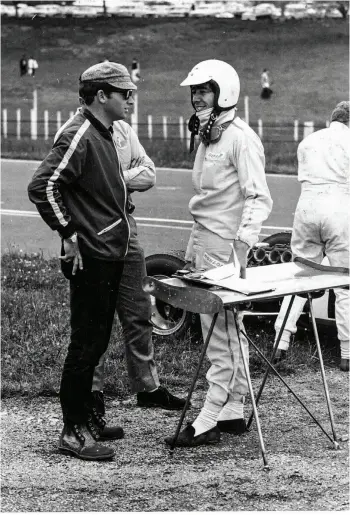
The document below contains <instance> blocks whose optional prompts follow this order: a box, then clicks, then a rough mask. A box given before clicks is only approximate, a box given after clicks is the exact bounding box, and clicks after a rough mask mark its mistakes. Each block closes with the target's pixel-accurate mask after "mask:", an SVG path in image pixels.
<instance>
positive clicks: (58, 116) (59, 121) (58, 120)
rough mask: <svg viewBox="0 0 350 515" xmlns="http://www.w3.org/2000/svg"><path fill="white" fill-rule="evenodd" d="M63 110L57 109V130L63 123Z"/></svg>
mask: <svg viewBox="0 0 350 515" xmlns="http://www.w3.org/2000/svg"><path fill="white" fill-rule="evenodd" d="M61 120H62V118H61V111H57V130H58V131H59V130H60V128H61V125H62V121H61Z"/></svg>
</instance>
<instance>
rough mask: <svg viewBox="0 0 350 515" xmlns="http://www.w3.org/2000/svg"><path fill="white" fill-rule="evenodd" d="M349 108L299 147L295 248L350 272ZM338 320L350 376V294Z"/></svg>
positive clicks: (284, 339) (288, 329) (296, 312)
mask: <svg viewBox="0 0 350 515" xmlns="http://www.w3.org/2000/svg"><path fill="white" fill-rule="evenodd" d="M349 136H350V132H349V102H348V101H343V102H340V103H339V104H337V106H336V107H335V109H334V111H333V112H332V114H331V123H330V126H329V127H328V128H326V129H322V130H319V131H317V132H314V133H312V134H310V135H309V136H307V137H306V138H305V139H303V141H302V142H301V143H300V144H299V147H298V180H299V182H300V183H301V195H300V198H299V201H298V205H297V208H296V211H295V216H294V222H293V231H292V241H291V248H292V252H293V255H294V256H299V257H303V258H306V259H309V260H311V261H314V262H315V263H321V261H322V260H323V258H324V256H326V257H327V258H328V261H329V264H330V265H331V266H338V267H339V266H340V267H346V268H348V267H349V222H350V219H349V205H350V202H349V201H350V198H349V195H350V191H349V176H350V160H349ZM334 293H335V298H336V300H335V318H336V323H337V330H338V339H339V341H340V353H341V359H340V370H342V371H344V372H347V371H349V358H350V350H349V290H348V289H343V288H335V289H334ZM289 300H290V297H285V298H284V299H283V302H282V306H281V310H280V313H279V315H278V317H277V319H276V322H275V331H276V337H277V334H278V333H279V330H280V328H281V325H282V322H283V319H284V315H285V313H286V310H287V307H288V304H289ZM305 302H306V299H305V298H302V297H298V296H296V297H295V300H294V304H293V306H292V309H291V312H290V314H289V317H288V320H287V323H286V325H285V328H284V331H283V333H282V336H281V341H280V343H279V346H278V350H277V353H276V358H277V360H281V359H283V358H285V357H286V353H287V351H288V348H289V344H290V339H291V335H293V334H295V333H296V331H297V326H296V323H297V321H298V319H299V317H300V315H301V313H302V310H303V307H304V305H305Z"/></svg>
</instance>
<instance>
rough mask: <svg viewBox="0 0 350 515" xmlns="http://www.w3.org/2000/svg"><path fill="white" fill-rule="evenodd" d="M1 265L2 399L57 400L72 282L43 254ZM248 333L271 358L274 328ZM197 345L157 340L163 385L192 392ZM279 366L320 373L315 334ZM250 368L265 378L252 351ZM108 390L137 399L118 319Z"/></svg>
mask: <svg viewBox="0 0 350 515" xmlns="http://www.w3.org/2000/svg"><path fill="white" fill-rule="evenodd" d="M1 265H2V266H1V278H2V295H1V307H2V320H1V329H2V331H1V340H2V345H1V376H2V377H1V393H2V395H3V396H11V395H14V394H21V395H34V396H35V395H38V394H39V395H57V393H58V390H59V384H60V376H61V373H62V367H63V363H64V359H65V356H66V353H67V348H68V343H69V338H70V324H69V316H70V315H69V286H68V281H66V279H64V277H63V275H62V273H61V272H60V270H59V263H58V261H57V259H51V260H45V259H43V258H42V256H40V255H34V254H33V255H26V254H24V253H23V252H18V251H16V252H8V253H5V254H3V256H2V262H1ZM247 331H248V334H249V335H250V337H251V338H253V339H254V340H255V341H257V342H258V343H259V348H260V349H261V350H262V352H265V353H267V354H271V349H272V342H273V324H272V322H271V323H268V322H266V323H262V322H259V323H255V324H254V323H252V322H249V323H248V322H247ZM321 341H322V346H323V352H324V359H325V362H326V365H327V367H331V368H334V367H336V363H337V360H338V357H337V356H339V345H338V343H337V340H336V338H335V337H332V335H331V333H329V332H328V333H327V337H326V338H321ZM198 342H199V336H198V334H195V333H192V335H191V334H189V333H188V334H187V335H186V337H184V338H183V339H181V340H174V338H170V337H168V338H161V337H155V339H154V346H155V359H156V363H157V368H158V373H159V376H160V379H161V382H162V383H163V384H166V385H169V386H170V387H172V388H176V387H179V386H181V388H184V389H187V388H189V386H190V382H191V377H192V374H193V372H194V370H195V368H196V366H197V363H198V359H199V355H200V351H201V347H202V346H201V345H199V343H198ZM208 366H209V362H208V361H207V360H206V362H205V363H204V365H203V367H202V371H201V374H200V378H199V381H198V384H197V388H198V389H199V390H203V389H205V388H206V380H205V373H206V370H207V369H208ZM280 367H282V368H281V370H283V372H284V373H287V374H299V373H305V370H306V369H308V370H310V371H311V370H313V369H318V367H319V365H318V359H317V355H316V350H315V343H314V340H313V336H311V333H308V332H298V333H297V338H296V341H295V342H294V344H293V345H292V346H291V348H290V351H289V353H288V359H287V360H286V361H285V362H282V363H281V365H280ZM250 369H251V372H252V374H253V376H256V375H260V374H261V372H262V367H261V360H260V358H259V357H258V356H256V354H255V353H254V352H253V351H252V352H251V358H250ZM105 391H106V392H108V393H109V394H111V395H117V396H118V397H120V398H125V397H126V396H128V395H130V389H129V381H128V374H127V370H126V364H125V357H124V344H123V339H122V335H121V331H120V327H119V323H118V320H117V319H116V320H115V326H114V329H113V332H112V337H111V341H110V346H109V350H108V359H107V363H106V382H105Z"/></svg>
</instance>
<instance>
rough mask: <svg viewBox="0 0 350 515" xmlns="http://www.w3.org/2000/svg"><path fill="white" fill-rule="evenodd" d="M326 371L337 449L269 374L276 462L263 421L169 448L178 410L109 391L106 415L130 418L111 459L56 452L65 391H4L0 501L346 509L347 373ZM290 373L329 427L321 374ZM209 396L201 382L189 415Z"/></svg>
mask: <svg viewBox="0 0 350 515" xmlns="http://www.w3.org/2000/svg"><path fill="white" fill-rule="evenodd" d="M327 378H328V385H329V390H330V396H331V399H332V406H333V411H334V418H335V424H336V431H337V434H338V437H340V439H341V440H342V441H341V442H340V449H338V450H335V449H334V448H333V445H332V443H331V441H330V440H329V439H328V438H327V437H326V436H325V435H324V434H323V433H322V431H321V430H320V429H319V428H318V427H317V426H316V425H315V424H314V423H313V422H312V420H311V418H310V417H309V415H307V413H306V412H305V411H304V410H303V409H302V408H301V407H300V405H299V404H298V403H297V402H296V401H295V399H294V397H293V396H292V395H291V394H290V393H288V391H287V390H286V389H285V388H284V387H283V385H282V383H281V382H280V381H279V380H278V379H277V378H275V377H270V378H269V380H268V383H267V385H266V387H265V390H264V393H263V396H262V399H261V403H260V405H259V413H260V419H261V426H262V431H263V435H264V441H265V447H266V451H267V457H268V461H269V465H270V470H269V471H265V470H264V469H263V462H262V459H261V455H260V453H259V445H258V435H257V431H256V425H255V424H253V426H252V430H251V431H250V432H249V433H246V434H245V435H243V436H240V437H239V436H230V435H227V434H223V435H222V438H221V442H220V444H219V445H216V446H210V447H200V448H197V449H176V450H175V453H174V455H173V456H172V457H171V456H169V451H168V448H167V447H166V446H165V444H164V442H163V439H164V437H165V436H167V435H169V434H173V432H174V430H175V427H176V423H177V420H178V418H179V413H178V412H170V411H164V410H160V409H148V410H145V409H142V408H137V406H136V402H135V397H132V398H130V399H128V400H126V401H122V402H120V401H118V400H116V399H115V398H114V399H112V398H109V399H107V401H108V403H107V407H108V420H109V422H114V423H120V424H122V425H123V427H124V429H125V438H124V439H123V440H120V441H117V442H113V444H112V445H113V446H115V448H116V449H117V454H116V457H115V459H114V460H113V461H110V462H102V463H96V462H95V463H94V462H84V461H81V460H78V459H75V458H69V457H66V456H62V455H60V454H59V453H58V452H57V442H58V437H59V432H60V429H61V420H60V416H61V413H60V407H59V402H58V399H56V398H34V399H30V398H24V397H19V398H8V399H4V400H3V401H2V406H1V419H2V424H1V433H2V444H1V447H2V510H1V511H2V512H32V511H46V512H56V511H58V512H64V511H69V512H77V511H88V512H92V511H98V512H107V511H114V512H119V511H141V512H142V511H144V512H146V511H287V510H288V511H289V510H293V511H299V510H303V511H324V510H329V511H348V510H349V483H348V470H349V468H348V466H349V463H348V462H349V447H348V414H349V399H348V386H349V385H348V376H347V375H346V374H344V373H342V372H340V371H339V370H337V369H329V370H327ZM286 380H287V382H288V383H289V384H290V385H291V386H292V388H295V390H296V392H298V393H299V395H300V396H301V397H302V398H303V400H304V402H305V403H306V405H307V406H310V407H311V408H312V410H313V413H314V414H315V416H316V417H317V418H318V419H319V420H320V421H321V422H322V423H323V425H324V427H325V429H326V430H327V431H330V423H329V419H328V415H327V408H326V404H325V398H324V391H323V387H322V383H321V378H320V374H319V373H315V372H310V371H308V370H306V369H305V374H301V373H298V375H294V376H289V377H288V378H286ZM258 384H259V381H258V380H256V379H253V386H254V388H255V389H256V388H257V387H258ZM255 391H256V390H255ZM177 393H179V394H184V392H177ZM203 398H204V392H195V394H194V398H193V408H192V409H191V410H190V411H189V412H188V414H187V419H188V420H191V419H193V418H194V417H195V416H196V414H197V413H198V411H199V409H200V407H201V405H202V401H203ZM248 413H249V409H247V414H248Z"/></svg>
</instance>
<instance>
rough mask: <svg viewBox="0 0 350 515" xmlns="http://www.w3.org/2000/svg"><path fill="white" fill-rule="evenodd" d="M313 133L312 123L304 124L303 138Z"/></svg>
mask: <svg viewBox="0 0 350 515" xmlns="http://www.w3.org/2000/svg"><path fill="white" fill-rule="evenodd" d="M313 132H314V122H304V138H306V136H308V135H309V134H312V133H313Z"/></svg>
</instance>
